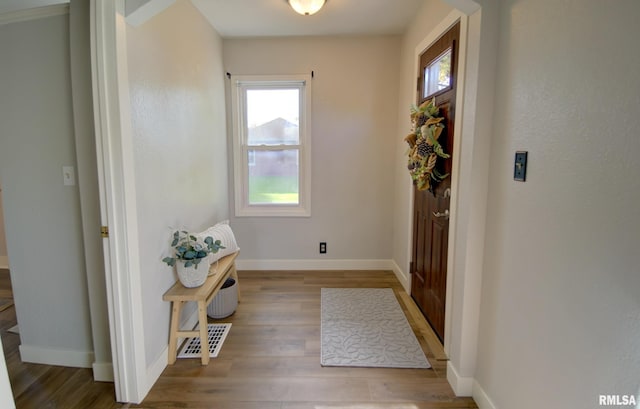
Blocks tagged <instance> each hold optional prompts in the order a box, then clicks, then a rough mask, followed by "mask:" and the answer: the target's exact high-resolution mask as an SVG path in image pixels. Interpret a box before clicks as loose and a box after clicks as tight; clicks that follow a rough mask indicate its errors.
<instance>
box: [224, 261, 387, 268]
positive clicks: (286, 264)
mask: <svg viewBox="0 0 640 409" xmlns="http://www.w3.org/2000/svg"><path fill="white" fill-rule="evenodd" d="M393 265H394V263H393V261H392V260H387V259H381V260H368V259H366V260H351V259H326V260H325V259H305V260H290V259H281V260H236V267H237V268H238V270H393Z"/></svg>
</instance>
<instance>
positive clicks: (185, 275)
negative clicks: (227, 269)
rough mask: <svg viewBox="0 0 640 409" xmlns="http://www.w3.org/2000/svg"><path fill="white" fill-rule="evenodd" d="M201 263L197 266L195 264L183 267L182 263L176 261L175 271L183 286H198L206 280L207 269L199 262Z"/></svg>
mask: <svg viewBox="0 0 640 409" xmlns="http://www.w3.org/2000/svg"><path fill="white" fill-rule="evenodd" d="M200 264H201V265H199V266H198V268H195V266H191V267H185V266H184V263H183V262H181V261H178V262H177V263H176V272H177V273H178V279H179V280H180V282H181V283H182V285H183V286H185V287H187V288H194V287H200V286H201V285H202V284H204V282H205V281H207V274H209V269H208V268H207V266H206V265H202V264H204V263H200Z"/></svg>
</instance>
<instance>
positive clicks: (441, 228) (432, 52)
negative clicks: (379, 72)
mask: <svg viewBox="0 0 640 409" xmlns="http://www.w3.org/2000/svg"><path fill="white" fill-rule="evenodd" d="M459 33H460V23H457V24H456V25H455V26H453V27H452V28H451V29H450V30H449V31H448V32H447V33H445V34H444V35H443V36H442V37H440V39H439V40H438V41H436V42H435V43H434V44H433V45H431V46H430V47H429V48H428V49H427V50H426V51H425V52H424V53H423V54H422V55H421V56H420V67H419V70H420V73H419V80H418V98H417V104H418V105H420V104H421V103H423V102H424V101H428V100H431V99H433V98H434V97H435V101H436V105H437V106H438V108H439V109H440V115H439V116H442V117H444V121H443V123H444V125H445V127H444V130H443V132H442V134H441V135H440V138H439V140H438V142H440V144H441V145H442V147H443V150H444V152H446V153H448V154H449V155H451V154H452V152H453V130H454V125H455V124H454V115H455V94H456V82H457V81H456V74H457V56H458V49H457V47H458V42H459V41H458V39H459ZM447 65H448V67H447ZM447 68H448V69H449V71H448V72H449V74H448V76H447V74H446V72H445V71H446V69H447ZM434 73H435V74H436V76H437V77H439V78H436V79H435V80H434ZM429 77H431V78H429ZM447 79H448V84H447ZM438 162H439V163H438V165H437V167H436V168H437V169H438V170H439V172H440V173H441V174H449V176H448V177H447V178H446V179H444V180H443V181H441V182H440V183H438V184H437V185H436V187H435V188H434V189H433V191H428V190H418V189H417V188H415V187H414V204H413V250H412V260H411V274H412V279H411V296H412V297H413V299H414V300H415V301H416V303H417V305H418V307H420V309H421V310H422V312H423V314H424V315H425V317H426V318H427V320H428V321H429V323H430V324H431V326H432V327H433V329H434V331H435V333H436V335H438V337H439V338H440V341H444V316H445V301H446V299H445V298H446V289H447V250H448V241H449V200H450V197H451V172H452V165H451V164H452V157H450V158H448V159H443V158H439V159H438Z"/></svg>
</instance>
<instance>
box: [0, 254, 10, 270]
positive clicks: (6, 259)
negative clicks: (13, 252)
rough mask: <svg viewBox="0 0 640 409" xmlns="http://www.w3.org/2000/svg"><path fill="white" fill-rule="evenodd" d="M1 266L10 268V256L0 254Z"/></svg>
mask: <svg viewBox="0 0 640 409" xmlns="http://www.w3.org/2000/svg"><path fill="white" fill-rule="evenodd" d="M0 268H9V257H8V256H0Z"/></svg>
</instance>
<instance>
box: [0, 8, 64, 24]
mask: <svg viewBox="0 0 640 409" xmlns="http://www.w3.org/2000/svg"><path fill="white" fill-rule="evenodd" d="M65 14H69V4H68V3H67V4H54V5H52V6H44V7H36V8H31V9H25V10H16V11H8V12H6V13H0V26H1V25H4V24H11V23H20V22H22V21H29V20H36V19H39V18H46V17H53V16H61V15H65Z"/></svg>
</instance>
